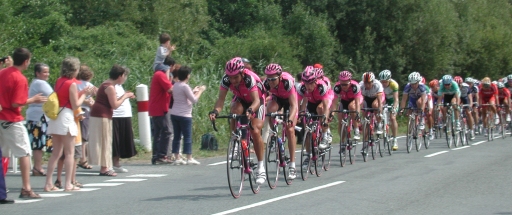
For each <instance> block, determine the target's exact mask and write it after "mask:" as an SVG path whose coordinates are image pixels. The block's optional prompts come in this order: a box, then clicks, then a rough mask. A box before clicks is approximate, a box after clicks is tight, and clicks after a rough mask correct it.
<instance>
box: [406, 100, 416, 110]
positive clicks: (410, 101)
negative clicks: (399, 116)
mask: <svg viewBox="0 0 512 215" xmlns="http://www.w3.org/2000/svg"><path fill="white" fill-rule="evenodd" d="M417 101H418V98H409V102H408V103H407V107H410V108H418V105H416V102H417Z"/></svg>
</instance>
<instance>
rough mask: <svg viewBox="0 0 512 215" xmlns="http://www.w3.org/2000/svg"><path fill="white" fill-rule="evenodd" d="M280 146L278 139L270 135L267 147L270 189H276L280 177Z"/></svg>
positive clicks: (266, 162) (266, 167)
mask: <svg viewBox="0 0 512 215" xmlns="http://www.w3.org/2000/svg"><path fill="white" fill-rule="evenodd" d="M278 150H279V146H278V144H277V137H276V135H274V134H271V135H269V137H268V141H267V147H265V171H266V173H267V183H268V186H269V187H270V189H274V188H276V185H277V180H278V177H279V152H278Z"/></svg>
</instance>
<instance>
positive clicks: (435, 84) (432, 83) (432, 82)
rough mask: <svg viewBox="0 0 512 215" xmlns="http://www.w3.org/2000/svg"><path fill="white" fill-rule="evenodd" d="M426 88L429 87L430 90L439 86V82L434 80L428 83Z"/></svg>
mask: <svg viewBox="0 0 512 215" xmlns="http://www.w3.org/2000/svg"><path fill="white" fill-rule="evenodd" d="M428 86H430V88H432V87H434V86H439V80H437V79H434V80H432V81H430V83H428Z"/></svg>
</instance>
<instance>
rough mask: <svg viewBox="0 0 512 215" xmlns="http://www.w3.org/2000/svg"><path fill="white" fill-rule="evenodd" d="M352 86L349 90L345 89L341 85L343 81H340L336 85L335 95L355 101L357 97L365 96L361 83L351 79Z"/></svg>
mask: <svg viewBox="0 0 512 215" xmlns="http://www.w3.org/2000/svg"><path fill="white" fill-rule="evenodd" d="M349 84H350V86H348V88H347V91H343V90H342V87H341V83H340V82H339V81H338V82H336V85H334V90H333V92H334V95H336V97H338V98H340V99H341V100H344V101H353V100H354V99H355V98H363V96H362V95H361V87H359V83H357V81H354V80H350V83H349Z"/></svg>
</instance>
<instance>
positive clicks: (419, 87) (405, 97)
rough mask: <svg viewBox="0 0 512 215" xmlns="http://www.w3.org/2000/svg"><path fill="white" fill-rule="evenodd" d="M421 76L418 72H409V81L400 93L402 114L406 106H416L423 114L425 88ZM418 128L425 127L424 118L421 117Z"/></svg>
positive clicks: (425, 96)
mask: <svg viewBox="0 0 512 215" xmlns="http://www.w3.org/2000/svg"><path fill="white" fill-rule="evenodd" d="M421 80H422V78H421V75H420V73H419V72H412V73H411V74H409V77H408V81H409V83H408V84H407V85H405V88H404V92H403V93H402V102H401V103H400V109H401V111H400V113H402V114H403V110H404V108H405V107H406V106H405V105H407V107H409V108H418V109H420V110H421V116H423V110H425V106H426V104H427V88H426V86H425V85H424V84H421V83H420V82H421ZM419 129H421V130H423V129H425V118H424V117H421V122H420V125H419Z"/></svg>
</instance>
